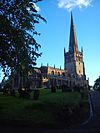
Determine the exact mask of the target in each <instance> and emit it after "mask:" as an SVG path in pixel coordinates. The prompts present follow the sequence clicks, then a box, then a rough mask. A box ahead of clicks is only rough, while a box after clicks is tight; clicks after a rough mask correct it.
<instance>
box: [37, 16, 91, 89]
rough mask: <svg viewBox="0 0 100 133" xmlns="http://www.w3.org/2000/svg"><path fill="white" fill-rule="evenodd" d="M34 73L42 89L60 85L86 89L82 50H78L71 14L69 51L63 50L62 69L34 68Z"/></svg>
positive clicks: (87, 83) (49, 67) (86, 82)
mask: <svg viewBox="0 0 100 133" xmlns="http://www.w3.org/2000/svg"><path fill="white" fill-rule="evenodd" d="M35 71H37V72H36V74H38V75H41V85H42V86H43V87H47V88H48V87H49V88H50V87H52V86H57V87H59V86H62V85H66V86H68V87H70V88H73V87H75V86H78V87H85V88H86V87H88V85H89V81H88V80H86V75H85V66H84V61H83V49H82V48H81V51H79V49H78V42H77V38H76V32H75V27H74V21H73V15H72V13H71V22H70V37H69V49H68V51H66V49H65V48H64V69H61V68H55V66H54V67H51V66H48V65H47V66H41V67H40V68H36V69H35ZM37 84H38V83H37ZM35 85H36V83H35ZM36 86H37V85H36Z"/></svg>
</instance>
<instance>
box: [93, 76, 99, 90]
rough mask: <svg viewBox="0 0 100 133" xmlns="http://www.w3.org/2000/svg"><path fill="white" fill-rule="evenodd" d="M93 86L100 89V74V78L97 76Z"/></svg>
mask: <svg viewBox="0 0 100 133" xmlns="http://www.w3.org/2000/svg"><path fill="white" fill-rule="evenodd" d="M93 88H94V90H99V91H100V76H99V78H97V79H96V80H95V83H94V86H93Z"/></svg>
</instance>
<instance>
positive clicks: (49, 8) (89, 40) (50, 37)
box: [0, 0, 100, 85]
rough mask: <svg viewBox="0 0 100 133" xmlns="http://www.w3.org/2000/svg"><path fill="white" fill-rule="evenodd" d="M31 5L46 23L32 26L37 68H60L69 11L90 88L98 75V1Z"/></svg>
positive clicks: (50, 0)
mask: <svg viewBox="0 0 100 133" xmlns="http://www.w3.org/2000/svg"><path fill="white" fill-rule="evenodd" d="M35 6H36V8H37V10H38V11H39V13H40V14H41V15H42V16H43V17H44V18H45V19H46V20H47V23H44V22H43V21H40V23H39V24H38V25H36V30H37V31H38V32H40V33H41V35H40V36H36V37H35V38H36V40H37V42H38V43H40V44H41V49H40V52H42V56H41V57H39V58H38V59H37V67H40V66H41V64H42V65H47V64H49V66H52V67H53V66H54V64H55V67H56V68H60V66H61V68H62V69H64V47H65V49H66V51H68V46H69V33H70V16H71V11H72V13H73V19H74V26H75V31H76V36H77V41H78V47H79V50H81V47H83V51H84V53H83V54H84V64H85V72H86V77H87V79H88V78H89V84H90V85H93V84H94V81H95V80H96V79H97V78H98V77H99V76H100V68H99V66H100V61H99V58H100V0H43V1H41V2H38V3H37V5H35ZM0 76H2V75H0ZM0 80H1V77H0Z"/></svg>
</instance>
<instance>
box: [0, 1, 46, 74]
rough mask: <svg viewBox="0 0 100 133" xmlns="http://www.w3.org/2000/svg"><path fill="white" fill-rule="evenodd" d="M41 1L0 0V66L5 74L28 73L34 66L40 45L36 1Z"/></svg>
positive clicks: (39, 17) (39, 16) (40, 17)
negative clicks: (36, 27) (37, 40)
mask: <svg viewBox="0 0 100 133" xmlns="http://www.w3.org/2000/svg"><path fill="white" fill-rule="evenodd" d="M39 1H41V0H0V67H1V68H3V71H4V74H5V76H8V75H10V74H13V73H17V74H19V75H20V76H23V75H24V76H27V75H28V71H29V69H30V67H32V66H33V65H36V59H37V58H38V57H39V56H40V55H41V53H39V51H38V50H39V47H41V46H40V44H38V43H37V42H36V40H35V38H34V35H39V33H38V32H37V31H36V29H35V25H36V24H39V21H40V19H42V20H43V21H45V22H46V20H45V19H44V18H43V17H42V16H41V15H40V14H39V13H38V11H37V9H36V3H37V2H39Z"/></svg>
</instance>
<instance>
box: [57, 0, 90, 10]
mask: <svg viewBox="0 0 100 133" xmlns="http://www.w3.org/2000/svg"><path fill="white" fill-rule="evenodd" d="M91 2H92V0H58V7H60V8H65V9H67V10H68V11H72V10H73V9H74V8H76V7H78V8H82V7H88V6H90V5H91Z"/></svg>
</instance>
